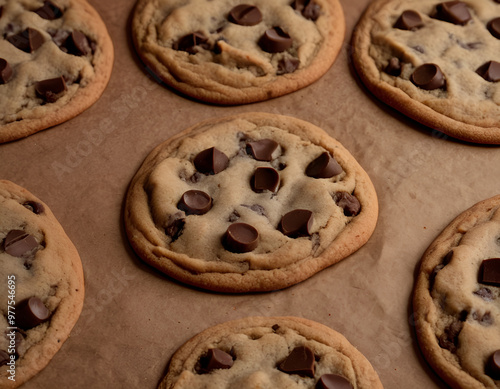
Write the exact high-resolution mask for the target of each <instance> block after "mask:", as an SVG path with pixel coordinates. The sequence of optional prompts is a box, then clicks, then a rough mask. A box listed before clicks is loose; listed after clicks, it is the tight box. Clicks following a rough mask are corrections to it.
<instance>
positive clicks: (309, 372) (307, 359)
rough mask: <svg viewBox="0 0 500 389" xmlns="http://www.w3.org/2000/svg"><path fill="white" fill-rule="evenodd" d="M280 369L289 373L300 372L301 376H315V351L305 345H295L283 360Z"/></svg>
mask: <svg viewBox="0 0 500 389" xmlns="http://www.w3.org/2000/svg"><path fill="white" fill-rule="evenodd" d="M278 369H279V370H281V371H282V372H284V373H287V374H298V375H300V376H301V377H311V378H313V377H314V353H313V352H312V350H311V349H310V348H308V347H305V346H299V347H295V348H294V349H293V350H292V352H291V353H290V354H289V355H288V357H286V358H285V360H284V361H283V362H281V363H280V364H279V366H278Z"/></svg>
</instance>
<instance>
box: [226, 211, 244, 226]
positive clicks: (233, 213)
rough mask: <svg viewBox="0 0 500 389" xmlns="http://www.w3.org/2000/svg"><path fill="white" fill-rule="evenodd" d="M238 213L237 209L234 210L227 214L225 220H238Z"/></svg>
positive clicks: (232, 221) (231, 221)
mask: <svg viewBox="0 0 500 389" xmlns="http://www.w3.org/2000/svg"><path fill="white" fill-rule="evenodd" d="M240 217H241V216H240V214H239V213H238V211H236V210H234V211H233V212H232V213H231V215H229V217H228V218H227V221H228V222H229V223H234V222H235V221H236V220H238V219H239V218H240Z"/></svg>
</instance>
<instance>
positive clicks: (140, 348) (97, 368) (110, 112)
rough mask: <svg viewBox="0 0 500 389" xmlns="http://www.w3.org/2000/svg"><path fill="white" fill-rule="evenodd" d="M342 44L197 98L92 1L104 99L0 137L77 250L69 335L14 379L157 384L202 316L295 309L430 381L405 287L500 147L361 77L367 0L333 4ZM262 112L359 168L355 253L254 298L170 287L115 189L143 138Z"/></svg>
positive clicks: (415, 384) (411, 382) (499, 163)
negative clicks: (141, 57) (319, 68)
mask: <svg viewBox="0 0 500 389" xmlns="http://www.w3.org/2000/svg"><path fill="white" fill-rule="evenodd" d="M341 2H342V5H343V7H344V11H345V17H346V23H347V33H346V40H345V45H344V47H343V49H342V51H341V54H340V56H339V58H338V59H337V61H336V62H335V64H334V65H333V67H332V68H331V69H330V70H329V72H328V73H327V74H326V75H325V76H324V77H323V78H321V79H320V80H319V81H318V82H316V83H315V84H313V85H311V86H309V87H307V88H305V89H303V90H301V91H298V92H296V93H293V94H290V95H287V96H283V97H280V98H278V99H275V100H272V101H267V102H262V103H258V104H252V105H247V106H237V107H217V106H210V105H206V104H202V103H198V102H195V101H192V100H189V99H186V98H184V97H182V96H179V95H178V94H176V93H175V92H173V91H172V90H169V89H167V88H165V87H163V86H161V85H159V84H158V83H156V82H155V81H154V80H152V79H151V78H150V77H149V76H148V75H147V73H146V72H145V71H144V69H143V66H142V65H141V63H140V62H139V61H138V60H137V57H136V55H135V53H134V52H133V49H132V46H131V41H130V37H129V31H128V23H129V18H130V14H131V12H132V9H133V6H134V0H120V1H119V0H106V1H96V0H91V1H90V3H91V4H92V5H93V6H94V7H95V8H96V9H97V11H98V12H99V13H100V14H101V16H102V18H103V19H104V21H105V23H106V24H107V27H108V29H109V31H110V34H111V37H112V39H113V41H114V45H115V64H114V70H113V74H112V77H111V81H110V83H109V86H108V88H107V89H106V91H105V93H104V95H103V96H102V98H101V99H100V100H99V101H98V102H97V103H96V104H95V105H94V106H93V107H91V108H90V109H89V110H87V111H85V112H84V113H82V114H81V115H79V116H78V117H76V118H74V119H72V120H70V121H68V122H66V123H64V124H62V125H59V126H56V127H54V128H52V129H49V130H46V131H42V132H40V133H38V134H35V135H33V136H31V137H29V138H26V139H23V140H19V141H15V142H12V143H8V144H3V145H0V177H1V178H3V179H8V180H11V181H13V182H15V183H17V184H19V185H21V186H24V187H26V188H27V189H28V190H29V191H31V192H33V193H34V194H35V195H36V196H38V197H40V198H41V199H42V200H43V201H45V202H46V203H47V204H48V205H49V206H50V207H51V209H52V211H53V212H54V214H55V215H56V217H57V218H58V220H59V222H60V223H61V224H62V226H63V227H64V228H65V230H66V232H67V234H68V235H69V237H70V238H71V239H72V241H73V242H74V244H75V246H76V247H77V249H78V250H79V253H80V255H81V258H82V262H83V266H84V272H85V281H86V299H85V305H84V309H83V312H82V315H81V317H80V319H79V321H78V323H77V324H76V326H75V328H74V330H73V332H72V335H71V337H70V339H68V341H67V342H66V343H65V344H64V345H63V347H62V349H61V350H60V351H59V352H58V353H57V355H56V356H55V357H54V358H53V360H52V361H51V363H50V364H49V365H48V367H47V368H45V369H44V370H43V371H42V372H41V373H39V374H38V375H37V376H36V377H35V378H33V379H32V380H31V381H29V382H28V383H27V384H26V385H25V386H24V387H23V388H26V389H29V388H47V389H48V388H73V389H78V388H85V389H87V388H106V389H110V388H155V387H156V386H157V384H158V383H159V381H160V380H161V378H162V376H163V373H164V371H165V368H166V366H167V363H168V361H169V359H170V357H171V356H172V354H173V352H174V351H175V350H176V349H177V348H178V347H179V346H181V345H182V344H183V343H184V342H185V341H187V340H188V339H189V338H190V337H192V336H193V335H195V334H196V333H198V332H200V331H202V330H204V329H205V328H207V327H209V326H212V325H215V324H218V323H221V322H224V321H227V320H231V319H236V318H241V317H245V316H250V315H265V316H277V315H295V316H301V317H305V318H308V319H311V320H315V321H318V322H320V323H323V324H325V325H328V326H330V327H331V328H333V329H335V330H337V331H339V332H341V333H342V334H344V336H346V338H347V339H348V340H349V341H350V342H351V343H352V344H354V345H355V346H356V347H357V348H358V349H359V350H360V351H361V352H362V353H363V354H364V355H365V356H366V357H367V358H368V359H369V360H370V362H371V363H372V364H373V366H374V367H375V369H376V370H377V372H378V374H379V375H380V378H381V381H382V383H383V384H384V386H385V387H386V388H434V387H436V388H441V387H445V386H444V384H442V383H441V381H440V380H439V378H437V376H436V375H435V374H434V373H433V372H432V370H430V369H429V368H428V367H427V365H426V363H425V361H423V359H422V357H421V355H420V352H419V350H418V345H417V341H416V338H415V335H414V331H413V327H412V320H411V303H410V297H411V292H412V287H413V282H414V273H415V269H416V266H417V264H418V262H419V260H420V257H421V255H422V254H423V252H424V250H425V249H426V248H427V246H428V245H429V244H430V243H431V241H432V240H433V239H434V238H435V237H436V236H437V234H439V233H440V231H441V230H442V229H443V228H444V227H445V226H446V225H447V224H448V223H449V222H450V221H451V220H452V219H453V218H454V217H455V216H456V215H458V214H459V213H460V212H462V211H463V210H465V209H466V208H468V207H470V206H471V205H473V204H475V203H476V202H478V201H480V200H483V199H486V198H488V197H491V196H493V195H496V194H499V193H500V188H499V187H498V185H497V180H498V177H499V176H500V151H499V150H498V149H497V148H496V147H485V146H480V145H471V144H466V143H463V142H458V141H455V140H453V139H451V138H449V137H446V136H444V135H442V134H440V133H437V132H435V131H432V130H430V129H428V128H426V127H423V126H420V125H419V124H417V123H415V122H413V121H411V120H409V119H407V118H405V117H403V116H402V115H400V114H399V113H398V112H396V111H394V110H392V109H390V108H388V107H386V106H385V105H383V104H381V103H379V102H378V101H377V100H376V99H374V98H373V97H372V96H371V95H369V93H368V92H367V91H366V90H365V89H364V88H363V86H362V85H360V84H359V82H358V79H357V76H356V75H355V74H354V72H353V70H352V67H351V64H350V60H349V49H350V47H349V40H350V37H351V33H352V29H353V28H354V25H355V23H356V21H357V20H358V18H359V17H360V15H361V13H362V11H363V10H364V8H365V7H366V5H367V4H368V2H369V1H368V0H341ZM249 111H262V112H271V113H279V114H285V115H290V116H294V117H298V118H300V119H304V120H307V121H310V122H312V123H313V124H315V125H317V126H319V127H321V128H323V129H325V130H326V131H327V132H328V133H329V134H330V135H332V136H333V137H334V138H336V139H337V140H339V141H340V142H341V143H342V144H343V145H344V146H345V147H346V148H347V149H348V150H349V151H350V152H351V153H352V154H353V155H354V157H355V158H356V159H357V160H358V161H359V162H360V164H361V165H362V166H363V167H364V169H365V170H366V171H367V172H368V174H369V175H370V176H371V178H372V180H373V182H374V184H375V187H376V190H377V193H378V196H379V205H380V217H379V221H378V225H377V228H376V230H375V233H374V235H373V236H372V238H371V239H370V241H369V242H368V243H367V244H366V245H365V246H364V247H363V248H362V249H360V250H359V251H358V252H356V253H355V254H354V255H352V256H350V257H349V258H347V259H345V260H344V261H342V262H340V263H339V264H337V265H335V266H333V267H330V268H328V269H326V270H324V271H322V272H321V273H319V274H317V275H316V276H314V277H312V278H310V279H309V280H307V281H305V282H303V283H301V284H299V285H296V286H294V287H291V288H289V289H286V290H282V291H277V292H273V293H266V294H251V295H223V294H215V293H208V292H205V291H200V290H196V289H193V288H191V287H188V286H184V285H181V284H179V283H177V282H175V281H173V280H171V279H168V278H167V277H165V276H164V275H162V274H160V273H159V272H157V271H155V270H153V269H152V268H150V267H149V266H147V265H145V264H144V263H143V262H142V261H140V260H139V259H138V257H137V256H136V255H135V254H134V252H133V251H132V250H131V248H130V246H129V245H128V242H127V239H126V236H125V234H124V230H123V227H122V219H121V212H122V206H123V199H124V195H125V192H126V190H127V186H128V184H129V182H130V180H131V178H132V177H133V175H134V174H135V172H136V170H137V169H138V168H139V166H140V164H141V163H142V161H143V160H144V158H145V157H146V155H147V154H148V153H149V152H150V151H151V150H152V148H153V147H154V146H156V145H157V144H159V143H160V142H162V141H164V140H165V139H167V138H168V137H170V136H171V135H173V134H175V133H177V132H179V131H181V130H183V129H185V128H187V127H188V126H191V125H194V124H196V123H197V122H199V121H200V120H203V119H207V118H212V117H216V116H222V115H229V114H234V113H239V112H249Z"/></svg>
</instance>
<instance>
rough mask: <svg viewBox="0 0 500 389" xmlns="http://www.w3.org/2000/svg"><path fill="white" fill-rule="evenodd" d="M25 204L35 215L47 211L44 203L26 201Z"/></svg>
mask: <svg viewBox="0 0 500 389" xmlns="http://www.w3.org/2000/svg"><path fill="white" fill-rule="evenodd" d="M23 206H24V207H25V208H27V209H29V210H30V211H31V212H33V213H34V214H35V215H40V214H41V213H43V211H45V208H44V206H43V205H42V204H40V203H38V202H36V201H26V202H25V203H24V204H23Z"/></svg>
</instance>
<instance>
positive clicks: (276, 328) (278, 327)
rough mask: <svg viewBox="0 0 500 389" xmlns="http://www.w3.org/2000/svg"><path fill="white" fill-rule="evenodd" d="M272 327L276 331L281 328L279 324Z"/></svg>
mask: <svg viewBox="0 0 500 389" xmlns="http://www.w3.org/2000/svg"><path fill="white" fill-rule="evenodd" d="M271 328H272V330H273V331H274V332H276V331H278V330H279V329H280V326H279V325H278V324H274V325H273V326H272V327H271Z"/></svg>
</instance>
